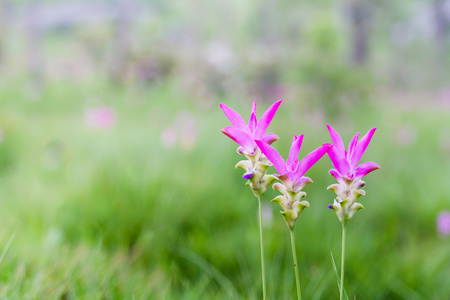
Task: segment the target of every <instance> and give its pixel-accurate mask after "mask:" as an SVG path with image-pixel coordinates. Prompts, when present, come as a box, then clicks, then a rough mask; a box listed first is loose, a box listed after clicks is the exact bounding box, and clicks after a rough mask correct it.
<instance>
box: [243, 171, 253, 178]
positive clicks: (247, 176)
mask: <svg viewBox="0 0 450 300" xmlns="http://www.w3.org/2000/svg"><path fill="white" fill-rule="evenodd" d="M253 173H254V172H249V173H245V174H244V175H242V178H244V179H250V178H252V177H253Z"/></svg>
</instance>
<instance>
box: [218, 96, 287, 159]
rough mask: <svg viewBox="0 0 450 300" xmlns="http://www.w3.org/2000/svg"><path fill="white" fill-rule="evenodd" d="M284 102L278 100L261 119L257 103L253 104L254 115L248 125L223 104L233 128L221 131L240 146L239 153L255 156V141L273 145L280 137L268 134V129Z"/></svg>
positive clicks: (222, 106) (221, 105) (229, 127)
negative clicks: (258, 114) (257, 114)
mask: <svg viewBox="0 0 450 300" xmlns="http://www.w3.org/2000/svg"><path fill="white" fill-rule="evenodd" d="M281 102H282V100H278V101H277V102H275V103H274V104H272V105H271V106H270V107H269V108H268V109H267V111H266V112H265V113H264V114H263V115H262V117H261V119H259V121H258V119H257V118H256V102H253V108H252V114H251V115H250V120H249V121H248V124H247V123H246V122H245V121H244V119H242V117H241V116H240V115H239V114H238V113H237V112H236V111H234V110H232V109H231V108H229V107H228V106H226V105H225V104H223V103H220V107H221V108H222V110H223V112H224V113H225V115H226V116H227V117H228V119H229V120H230V122H231V124H233V126H228V127H225V128H223V129H222V130H221V131H222V132H223V133H224V134H225V135H226V136H228V137H229V138H231V139H232V140H233V141H235V142H236V143H238V144H239V146H240V147H239V148H238V151H239V153H242V154H249V155H253V154H254V153H255V152H256V150H257V144H256V142H255V140H262V141H263V142H265V143H267V144H269V145H270V144H272V143H273V142H274V141H276V140H278V136H277V135H276V134H274V133H266V130H267V127H269V124H270V122H271V121H272V119H273V116H274V115H275V113H276V111H277V109H278V107H279V106H280V104H281Z"/></svg>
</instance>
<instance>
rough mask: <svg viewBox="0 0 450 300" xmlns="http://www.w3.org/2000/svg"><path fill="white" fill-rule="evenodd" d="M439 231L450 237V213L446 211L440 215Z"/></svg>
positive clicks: (438, 219) (438, 221)
mask: <svg viewBox="0 0 450 300" xmlns="http://www.w3.org/2000/svg"><path fill="white" fill-rule="evenodd" d="M437 229H438V231H439V233H441V234H443V235H445V236H447V235H450V211H447V210H444V211H442V212H441V213H440V214H439V215H438V217H437Z"/></svg>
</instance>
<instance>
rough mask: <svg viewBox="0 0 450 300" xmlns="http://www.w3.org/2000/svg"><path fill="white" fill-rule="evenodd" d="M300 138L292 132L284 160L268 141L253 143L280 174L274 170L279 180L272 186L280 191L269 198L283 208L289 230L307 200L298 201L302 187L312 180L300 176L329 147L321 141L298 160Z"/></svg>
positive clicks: (306, 203) (300, 198)
mask: <svg viewBox="0 0 450 300" xmlns="http://www.w3.org/2000/svg"><path fill="white" fill-rule="evenodd" d="M302 142H303V134H302V135H299V136H295V135H294V139H293V141H292V145H291V149H290V151H289V157H288V159H287V161H286V162H285V161H284V160H283V158H282V157H281V155H280V154H279V153H278V152H277V151H276V150H275V149H274V148H273V147H272V146H270V145H268V144H267V143H264V142H263V141H261V140H256V143H257V145H258V147H259V149H261V152H262V153H263V154H264V155H265V156H266V157H267V158H268V159H269V160H270V162H272V164H273V166H274V167H275V169H276V170H277V171H278V173H280V174H274V175H275V176H276V177H278V179H280V181H281V183H275V184H274V185H273V188H274V189H276V190H278V191H279V192H280V193H281V194H282V195H279V196H277V197H275V199H273V200H272V201H274V202H277V203H278V204H279V205H280V206H281V208H282V209H283V211H282V212H281V213H282V214H283V217H284V219H285V221H286V224H287V225H288V227H289V228H290V229H291V230H293V229H294V225H295V221H296V220H297V218H298V217H299V215H300V213H301V212H302V211H303V209H304V208H305V207H308V206H309V203H308V201H301V200H302V199H303V197H305V196H306V193H305V192H303V191H302V189H303V188H304V187H305V185H307V184H308V183H311V182H312V180H311V178H309V177H306V176H303V175H305V173H306V171H308V170H309V169H310V168H311V167H312V166H313V165H314V164H315V163H316V162H317V161H318V160H319V159H320V158H321V157H322V156H323V155H324V154H325V153H327V151H328V150H329V149H330V148H331V147H332V145H331V144H323V145H322V146H320V147H319V148H317V149H316V150H314V151H312V152H310V153H309V154H307V155H306V156H305V157H304V158H303V159H302V160H301V161H299V160H298V154H299V152H300V148H301V146H302Z"/></svg>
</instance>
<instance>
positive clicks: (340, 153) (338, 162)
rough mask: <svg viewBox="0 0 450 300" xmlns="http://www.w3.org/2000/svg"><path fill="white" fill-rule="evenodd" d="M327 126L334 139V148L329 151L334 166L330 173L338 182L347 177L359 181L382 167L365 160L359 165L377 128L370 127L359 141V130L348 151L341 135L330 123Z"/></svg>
mask: <svg viewBox="0 0 450 300" xmlns="http://www.w3.org/2000/svg"><path fill="white" fill-rule="evenodd" d="M327 127H328V131H329V132H330V136H331V140H332V141H333V148H331V149H330V151H328V156H329V157H330V159H331V162H332V163H333V167H334V169H332V170H330V175H332V176H333V177H334V178H336V180H337V181H338V182H340V183H343V182H344V180H345V179H346V180H353V181H358V180H359V179H361V178H363V177H364V176H366V175H367V174H369V173H370V172H372V171H375V170H376V169H379V168H381V167H380V166H379V165H378V164H377V163H374V162H365V163H362V164H360V165H358V163H359V161H360V160H361V157H362V155H363V154H364V152H365V151H366V148H367V146H368V145H369V143H370V140H371V139H372V136H373V134H374V133H375V130H376V128H372V129H370V130H369V132H367V134H366V135H365V136H363V137H362V138H361V139H360V140H359V141H358V137H359V132H358V133H356V134H355V136H354V137H353V139H352V140H351V141H350V144H349V146H348V150H347V151H346V150H345V146H344V142H343V141H342V139H341V136H340V135H339V134H338V133H337V132H336V131H335V130H334V129H333V127H331V126H330V125H327Z"/></svg>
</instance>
